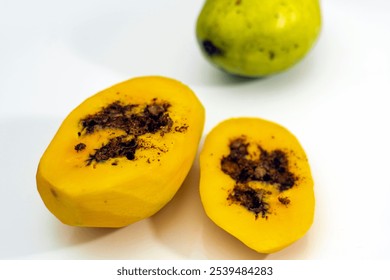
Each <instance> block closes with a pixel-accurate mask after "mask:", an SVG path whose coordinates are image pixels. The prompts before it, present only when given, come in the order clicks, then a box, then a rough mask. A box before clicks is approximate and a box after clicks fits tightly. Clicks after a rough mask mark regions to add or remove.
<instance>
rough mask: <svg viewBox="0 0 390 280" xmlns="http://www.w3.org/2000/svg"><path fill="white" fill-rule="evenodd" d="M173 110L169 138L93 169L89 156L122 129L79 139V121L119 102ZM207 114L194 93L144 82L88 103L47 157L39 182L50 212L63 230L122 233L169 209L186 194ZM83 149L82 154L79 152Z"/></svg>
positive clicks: (148, 141)
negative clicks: (185, 184) (94, 229)
mask: <svg viewBox="0 0 390 280" xmlns="http://www.w3.org/2000/svg"><path fill="white" fill-rule="evenodd" d="M153 99H157V100H161V101H164V102H168V103H169V104H170V106H169V108H168V113H169V115H170V117H171V119H172V121H173V124H172V129H171V131H170V132H165V133H155V134H151V133H148V134H144V135H141V136H139V137H138V139H139V141H140V143H142V146H143V148H142V149H138V150H136V152H135V158H134V159H133V160H129V159H127V158H126V157H118V158H112V159H108V160H106V161H102V162H92V163H91V164H88V158H89V155H91V154H93V153H94V150H95V149H98V148H101V147H102V146H103V145H104V144H106V143H107V142H108V141H109V139H111V138H113V137H118V136H120V135H123V134H125V132H124V131H122V130H120V129H111V128H106V129H100V130H97V131H95V132H94V133H92V134H86V133H80V130H81V129H80V120H81V119H83V118H85V117H86V116H87V115H89V114H94V113H96V112H98V111H99V110H101V109H102V108H103V107H105V106H107V105H108V104H111V103H113V102H115V101H119V102H121V103H122V104H140V106H143V105H144V104H148V103H150V102H151V100H153ZM204 115H205V112H204V108H203V106H202V104H201V103H200V101H199V100H198V98H197V97H196V96H195V94H194V93H193V92H192V90H191V89H190V88H188V87H187V86H185V85H184V84H182V83H180V82H178V81H176V80H172V79H169V78H164V77H155V76H151V77H139V78H134V79H130V80H128V81H125V82H122V83H119V84H117V85H114V86H112V87H110V88H108V89H106V90H103V91H102V92H99V93H97V94H96V95H94V96H92V97H90V98H89V99H87V100H85V101H84V102H83V103H81V104H80V105H79V106H78V107H77V108H75V109H74V110H73V111H72V112H71V113H70V114H69V115H68V116H67V117H66V119H65V120H64V121H63V123H62V124H61V126H60V128H59V129H58V132H57V133H56V135H55V136H54V138H53V139H52V141H51V143H50V144H49V146H48V147H47V149H46V151H45V152H44V154H43V156H42V158H41V160H40V162H39V167H38V170H37V174H36V180H37V187H38V191H39V193H40V195H41V197H42V200H43V201H44V203H45V205H46V206H47V208H48V209H49V210H50V211H51V212H52V213H53V214H54V215H55V216H56V217H57V218H58V219H60V220H61V221H62V222H63V223H65V224H69V225H74V226H86V227H123V226H126V225H129V224H131V223H134V222H136V221H139V220H141V219H144V218H147V217H149V216H151V215H153V214H155V213H156V212H157V211H159V210H160V209H161V208H162V207H163V206H164V205H165V204H167V203H168V202H169V201H170V200H171V199H172V197H173V196H174V195H175V193H176V191H177V190H178V189H179V187H180V186H181V184H182V182H183V181H184V179H185V177H186V175H187V173H188V172H189V170H190V168H191V166H192V163H193V160H194V158H195V155H196V152H197V148H198V144H199V140H200V137H201V134H202V130H203V125H204V118H205V116H204ZM79 143H84V144H85V149H83V150H80V151H77V150H76V149H75V147H76V145H78V144H79Z"/></svg>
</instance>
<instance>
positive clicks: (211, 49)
mask: <svg viewBox="0 0 390 280" xmlns="http://www.w3.org/2000/svg"><path fill="white" fill-rule="evenodd" d="M202 46H203V49H204V51H205V52H206V53H207V54H208V55H209V56H215V55H222V50H221V49H220V48H218V47H216V46H215V45H214V44H213V42H211V41H210V40H204V41H203V42H202Z"/></svg>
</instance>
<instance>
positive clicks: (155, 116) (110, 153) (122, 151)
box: [75, 98, 188, 165]
mask: <svg viewBox="0 0 390 280" xmlns="http://www.w3.org/2000/svg"><path fill="white" fill-rule="evenodd" d="M141 106H144V108H142V107H141ZM170 106H171V105H170V104H169V103H168V102H163V101H160V102H159V101H158V100H157V99H156V98H154V99H153V100H152V101H151V102H150V104H147V105H140V104H122V103H121V102H119V101H115V102H113V103H111V104H109V105H108V106H107V107H104V108H102V109H101V110H100V111H98V112H97V113H95V114H91V115H87V116H86V117H84V118H83V119H81V120H80V124H81V131H79V132H78V136H79V137H81V136H82V135H84V134H86V135H87V134H93V133H95V132H96V131H98V130H103V129H119V130H122V131H123V132H125V135H123V136H119V137H115V138H111V139H109V141H108V143H106V144H104V145H102V146H101V147H100V148H98V149H95V150H94V151H95V152H94V153H93V154H90V155H89V158H88V160H87V161H86V162H87V165H90V164H92V163H93V162H96V163H101V162H105V161H107V160H109V159H114V158H121V157H125V158H126V159H128V160H134V159H135V153H136V150H137V149H138V148H140V147H141V146H142V145H140V139H138V137H139V136H141V135H144V134H147V133H151V134H156V133H159V134H160V135H161V136H163V135H164V134H165V133H168V132H170V131H171V130H172V126H173V120H172V119H171V117H170V115H169V112H168V109H169V108H170ZM187 128H188V126H186V125H183V126H181V127H175V131H176V132H185V131H186V130H187ZM82 144H83V143H80V144H78V145H76V146H75V150H76V151H77V152H78V151H81V150H83V149H85V146H83V145H82ZM143 147H144V146H143ZM149 162H150V160H149ZM117 164H118V163H117V162H113V163H112V165H117Z"/></svg>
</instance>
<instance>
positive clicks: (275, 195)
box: [200, 118, 315, 253]
mask: <svg viewBox="0 0 390 280" xmlns="http://www.w3.org/2000/svg"><path fill="white" fill-rule="evenodd" d="M200 173H201V177H200V196H201V201H202V204H203V207H204V209H205V212H206V214H207V215H208V217H209V218H210V219H211V220H212V221H214V222H215V224H217V225H218V226H219V227H221V228H222V229H224V230H225V231H227V232H228V233H230V234H231V235H233V236H235V237H236V238H237V239H239V240H240V241H242V242H243V243H244V244H246V245H247V246H248V247H249V248H252V249H253V250H255V251H257V252H260V253H273V252H276V251H278V250H281V249H283V248H285V247H287V246H288V245H290V244H292V243H293V242H295V241H296V240H298V239H300V238H301V237H302V236H303V235H304V234H305V233H306V232H307V231H308V229H309V228H310V227H311V225H312V223H313V217H314V208H315V199H314V189H313V185H314V183H313V179H312V175H311V171H310V166H309V163H308V159H307V156H306V154H305V152H304V150H303V148H302V147H301V145H300V143H299V142H298V140H297V138H296V137H295V136H294V135H293V134H292V133H291V132H289V131H288V130H287V129H285V128H284V127H282V126H280V125H278V124H276V123H273V122H270V121H267V120H263V119H259V118H233V119H228V120H225V121H223V122H222V123H220V124H218V125H217V126H216V127H215V128H214V129H213V130H212V131H211V132H210V133H209V134H208V135H207V137H206V139H205V143H204V146H203V149H202V151H201V154H200Z"/></svg>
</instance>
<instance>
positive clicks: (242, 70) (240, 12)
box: [196, 0, 321, 77]
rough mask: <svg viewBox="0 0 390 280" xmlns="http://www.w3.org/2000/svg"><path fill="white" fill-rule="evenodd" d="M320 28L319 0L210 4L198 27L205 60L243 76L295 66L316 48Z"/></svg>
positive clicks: (212, 0) (213, 1)
mask: <svg viewBox="0 0 390 280" xmlns="http://www.w3.org/2000/svg"><path fill="white" fill-rule="evenodd" d="M320 30H321V10H320V3H319V1H318V0H207V1H206V2H205V4H204V6H203V8H202V10H201V12H200V14H199V17H198V20H197V23H196V37H197V41H198V43H199V46H200V48H201V50H202V52H203V54H204V55H205V57H206V58H207V59H208V60H209V61H210V62H211V63H212V64H214V65H215V66H217V67H219V68H221V69H222V70H225V71H226V72H228V73H231V74H234V75H238V76H244V77H261V76H268V75H271V74H275V73H278V72H281V71H284V70H286V69H288V68H290V67H291V66H293V65H294V64H296V63H297V62H298V61H300V60H301V59H302V58H303V57H304V56H305V55H306V54H307V53H308V52H309V50H310V49H311V48H312V47H313V45H314V43H315V42H316V40H317V38H318V36H319V33H320Z"/></svg>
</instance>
